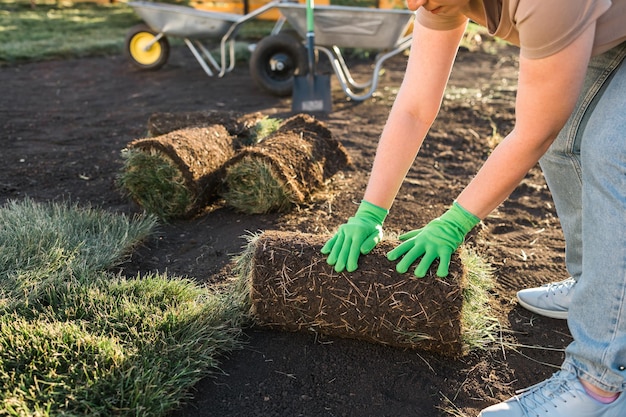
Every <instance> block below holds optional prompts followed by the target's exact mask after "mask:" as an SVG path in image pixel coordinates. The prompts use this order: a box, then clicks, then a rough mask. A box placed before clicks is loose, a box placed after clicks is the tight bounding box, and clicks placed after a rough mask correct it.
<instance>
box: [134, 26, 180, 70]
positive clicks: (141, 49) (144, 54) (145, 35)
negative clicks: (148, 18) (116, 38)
mask: <svg viewBox="0 0 626 417" xmlns="http://www.w3.org/2000/svg"><path fill="white" fill-rule="evenodd" d="M157 35H158V33H157V32H155V31H153V30H152V29H150V27H148V25H145V24H143V23H142V24H139V25H136V26H133V27H132V28H131V29H130V30H129V31H128V33H127V34H126V41H125V51H126V55H127V56H128V58H129V59H130V60H131V62H132V63H133V64H135V65H136V66H138V67H139V68H141V69H145V70H157V69H159V68H161V67H162V66H163V65H165V63H166V62H167V59H168V58H169V56H170V43H169V42H168V40H167V38H166V37H165V36H163V37H161V38H160V39H159V40H158V41H156V42H155V38H156V37H157Z"/></svg>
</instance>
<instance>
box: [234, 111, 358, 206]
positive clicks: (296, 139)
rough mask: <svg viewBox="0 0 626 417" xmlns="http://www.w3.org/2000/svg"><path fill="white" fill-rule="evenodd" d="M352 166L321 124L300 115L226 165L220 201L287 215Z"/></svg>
mask: <svg viewBox="0 0 626 417" xmlns="http://www.w3.org/2000/svg"><path fill="white" fill-rule="evenodd" d="M349 164H350V158H349V156H348V153H347V152H346V150H345V148H344V147H343V145H341V143H340V142H339V141H337V140H335V139H334V138H333V137H332V134H331V132H330V130H329V129H328V128H327V127H326V126H325V125H324V124H323V123H322V122H320V121H318V120H316V119H315V118H314V117H312V116H309V115H304V114H298V115H295V116H293V117H291V118H289V119H287V120H285V121H283V122H282V123H281V124H280V126H279V127H278V129H277V130H276V131H275V132H273V133H272V134H270V135H269V136H268V137H267V138H265V139H264V140H263V141H261V142H259V143H257V144H255V145H253V146H248V147H244V148H242V149H241V150H240V151H239V152H238V153H237V155H235V157H233V158H232V159H231V160H230V161H228V163H227V164H226V166H225V171H226V174H225V183H226V187H225V191H224V193H223V194H222V197H223V198H224V199H225V200H226V202H227V203H228V204H229V205H230V206H232V207H234V208H235V209H237V210H239V211H241V212H244V213H249V214H256V213H268V212H272V211H286V210H288V209H289V208H291V207H292V206H293V205H294V204H299V203H303V202H305V201H306V200H307V199H308V198H309V197H310V196H311V194H312V193H313V192H315V191H316V190H319V189H320V188H321V187H322V186H323V185H324V183H325V181H326V180H328V179H329V178H330V177H332V176H333V175H334V174H336V173H337V172H338V171H340V170H342V169H343V168H345V167H346V166H348V165H349Z"/></svg>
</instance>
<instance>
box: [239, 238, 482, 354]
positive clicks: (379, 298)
mask: <svg viewBox="0 0 626 417" xmlns="http://www.w3.org/2000/svg"><path fill="white" fill-rule="evenodd" d="M328 238H329V236H319V235H311V234H302V233H292V232H278V231H271V232H264V233H262V234H260V235H258V236H256V237H255V238H254V239H251V241H250V243H249V245H248V247H247V249H246V251H247V253H246V254H245V255H242V257H241V258H240V263H241V262H244V263H245V265H244V266H243V267H242V268H240V269H241V271H243V272H242V273H241V276H242V279H243V280H244V281H245V282H246V284H247V285H248V286H249V293H250V303H251V310H250V311H251V315H252V317H253V319H254V321H255V323H256V324H258V325H259V326H261V327H269V328H273V329H279V330H285V331H305V332H309V331H313V332H317V333H321V334H325V335H328V336H337V337H345V338H353V339H360V340H366V341H369V342H373V343H381V344H385V345H390V346H396V347H400V348H409V349H421V350H426V351H432V352H435V353H437V354H440V355H444V356H451V357H458V356H462V355H463V354H465V353H467V352H468V350H469V349H468V346H467V345H466V344H465V342H464V341H463V340H464V337H463V332H464V331H465V329H464V328H463V326H462V320H461V316H462V312H463V309H464V308H466V307H467V306H466V303H467V302H471V300H465V299H464V289H465V286H466V285H467V274H466V270H465V268H464V266H463V264H462V262H461V260H460V258H459V257H458V256H457V255H456V254H455V255H454V256H453V257H452V261H451V264H450V274H449V275H448V276H447V277H446V278H438V277H437V276H436V275H435V274H434V272H432V271H434V270H436V268H431V271H430V272H429V275H427V276H426V277H424V278H416V277H415V276H414V275H413V274H412V273H411V272H407V273H405V274H400V273H398V272H396V270H395V263H392V262H390V261H388V260H387V258H386V253H387V252H388V251H389V250H391V249H392V248H394V247H395V246H396V245H397V243H398V242H394V241H388V240H383V241H382V242H380V243H379V244H378V245H377V247H376V248H374V250H373V251H372V252H371V253H370V254H368V255H367V256H362V257H361V258H360V259H359V268H358V269H357V270H356V271H354V272H342V273H337V272H335V271H334V269H333V267H332V266H330V265H328V264H327V262H326V257H325V256H323V255H322V254H321V253H320V249H321V248H322V246H323V245H324V243H325V242H326V240H327V239H328ZM242 260H243V261H242Z"/></svg>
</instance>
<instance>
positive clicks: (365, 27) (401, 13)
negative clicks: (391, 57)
mask: <svg viewBox="0 0 626 417" xmlns="http://www.w3.org/2000/svg"><path fill="white" fill-rule="evenodd" d="M278 9H279V10H280V12H281V13H282V15H283V16H285V18H286V19H287V22H288V23H289V25H290V26H292V27H293V29H294V30H295V31H296V32H298V35H300V36H301V37H302V38H306V7H305V6H304V5H302V4H298V3H280V4H279V5H278ZM412 17H413V12H411V11H410V10H406V9H405V10H402V9H374V8H367V7H352V6H332V5H331V6H315V8H314V18H315V45H316V46H325V47H332V46H338V47H340V48H363V49H379V50H387V49H393V48H395V47H396V46H397V45H398V43H399V42H400V41H401V39H402V38H403V35H404V34H405V32H406V29H407V27H408V25H409V23H410V21H411V18H412Z"/></svg>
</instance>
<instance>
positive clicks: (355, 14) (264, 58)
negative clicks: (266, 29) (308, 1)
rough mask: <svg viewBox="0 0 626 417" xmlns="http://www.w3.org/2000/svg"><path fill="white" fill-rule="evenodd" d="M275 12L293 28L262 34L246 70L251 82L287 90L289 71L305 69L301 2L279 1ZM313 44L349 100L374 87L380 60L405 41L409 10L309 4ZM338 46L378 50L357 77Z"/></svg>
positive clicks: (406, 45) (290, 81)
mask: <svg viewBox="0 0 626 417" xmlns="http://www.w3.org/2000/svg"><path fill="white" fill-rule="evenodd" d="M277 7H278V9H279V10H280V13H281V14H282V15H283V16H284V17H285V18H286V21H287V23H288V25H289V26H291V28H292V29H293V31H292V32H295V33H290V32H288V31H278V33H272V35H270V36H267V37H265V38H263V39H262V40H261V41H260V42H259V43H258V44H257V45H256V47H255V49H254V51H253V52H252V56H251V57H250V74H251V76H252V78H253V79H254V80H255V82H256V83H257V85H259V86H260V87H261V88H262V89H264V90H266V91H267V92H269V93H270V94H273V95H276V96H286V95H289V94H291V91H292V85H293V73H291V74H289V72H286V71H285V68H293V69H294V70H295V71H296V72H303V71H306V70H307V69H306V59H307V58H306V50H305V47H304V44H303V39H305V38H306V8H305V6H304V5H302V4H298V3H290V2H282V3H279V4H278V5H277ZM314 17H315V49H316V50H317V51H320V52H322V53H324V54H325V55H326V56H327V57H328V59H329V61H330V63H331V65H332V68H333V71H334V73H335V75H336V76H337V79H338V80H339V84H340V85H341V88H342V89H343V91H344V92H345V93H346V95H347V96H348V97H350V98H351V99H353V100H355V101H363V100H366V99H368V98H370V97H371V96H372V95H373V94H374V91H376V88H377V87H378V82H379V74H380V70H381V68H382V66H383V64H384V62H385V61H386V60H388V59H389V58H391V57H393V56H395V55H397V54H399V53H400V52H402V51H404V50H405V49H407V48H409V47H410V45H411V40H412V35H411V34H410V32H408V31H407V29H408V27H409V26H410V25H411V23H412V21H413V17H414V13H413V12H411V11H410V10H406V9H376V8H367V7H352V6H332V5H330V6H315V9H314ZM342 48H344V49H345V48H360V49H368V50H378V54H377V55H376V58H375V61H374V67H373V70H372V74H371V76H369V77H368V78H367V79H366V80H364V81H362V82H357V81H355V80H354V78H353V77H352V74H351V72H350V68H349V67H348V65H347V63H346V60H345V59H344V56H343V53H342Z"/></svg>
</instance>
